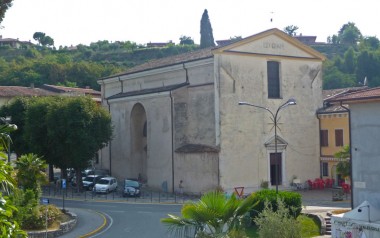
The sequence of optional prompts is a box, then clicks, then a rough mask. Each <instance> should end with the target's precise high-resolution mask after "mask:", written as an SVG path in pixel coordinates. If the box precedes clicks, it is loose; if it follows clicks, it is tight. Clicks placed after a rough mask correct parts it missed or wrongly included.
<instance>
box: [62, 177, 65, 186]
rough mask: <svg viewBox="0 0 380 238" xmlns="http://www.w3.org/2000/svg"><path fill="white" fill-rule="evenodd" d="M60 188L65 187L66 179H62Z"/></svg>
mask: <svg viewBox="0 0 380 238" xmlns="http://www.w3.org/2000/svg"><path fill="white" fill-rule="evenodd" d="M62 188H66V179H62Z"/></svg>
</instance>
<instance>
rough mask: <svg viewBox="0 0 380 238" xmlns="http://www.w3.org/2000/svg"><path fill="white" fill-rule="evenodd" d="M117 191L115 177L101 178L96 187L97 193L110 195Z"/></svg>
mask: <svg viewBox="0 0 380 238" xmlns="http://www.w3.org/2000/svg"><path fill="white" fill-rule="evenodd" d="M116 189H117V181H116V178H114V177H104V178H101V179H100V180H99V181H98V182H97V183H96V184H95V187H94V191H95V192H96V193H109V192H112V191H115V190H116Z"/></svg>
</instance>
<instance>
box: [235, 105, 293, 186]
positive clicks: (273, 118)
mask: <svg viewBox="0 0 380 238" xmlns="http://www.w3.org/2000/svg"><path fill="white" fill-rule="evenodd" d="M296 104H297V103H296V100H295V99H294V98H290V99H289V100H288V101H286V102H285V103H284V104H282V105H281V106H279V107H278V108H277V110H276V113H273V112H272V111H271V110H270V109H269V108H267V107H262V106H257V105H254V104H251V103H248V102H239V105H240V106H244V105H245V106H251V107H256V108H261V109H264V110H267V111H268V112H269V113H270V114H271V115H272V120H273V123H274V150H275V154H274V156H275V157H274V160H275V162H276V165H275V176H276V193H278V181H279V172H278V166H279V161H278V156H277V115H278V112H279V111H280V110H281V109H284V108H285V107H287V106H292V105H296Z"/></svg>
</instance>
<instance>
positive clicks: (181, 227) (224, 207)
mask: <svg viewBox="0 0 380 238" xmlns="http://www.w3.org/2000/svg"><path fill="white" fill-rule="evenodd" d="M254 199H255V195H254V194H251V195H250V196H249V197H247V198H245V199H244V200H240V199H237V198H236V197H235V195H232V196H231V197H229V198H226V196H225V195H224V193H223V192H220V191H214V192H208V193H206V194H205V195H203V196H202V197H201V199H200V200H199V202H190V203H186V204H185V205H183V207H182V210H181V214H182V217H178V216H175V215H171V214H169V215H168V216H169V217H168V218H163V219H161V222H163V223H164V224H166V225H167V226H168V230H169V231H170V232H172V233H175V236H176V237H189V236H191V237H225V236H226V235H231V234H235V235H236V233H239V235H240V236H238V237H242V235H244V233H245V231H244V225H243V220H244V218H245V217H246V216H247V214H248V213H249V211H251V209H253V208H254V207H255V206H256V205H257V203H258V202H256V203H255V202H254Z"/></svg>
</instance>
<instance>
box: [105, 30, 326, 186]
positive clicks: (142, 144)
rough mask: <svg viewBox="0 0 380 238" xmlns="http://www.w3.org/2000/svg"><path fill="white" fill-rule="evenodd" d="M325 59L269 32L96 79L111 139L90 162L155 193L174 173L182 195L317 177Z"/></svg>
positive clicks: (280, 34)
mask: <svg viewBox="0 0 380 238" xmlns="http://www.w3.org/2000/svg"><path fill="white" fill-rule="evenodd" d="M324 60H325V57H324V56H323V55H322V54H321V53H319V52H317V51H315V50H314V49H312V48H310V47H309V46H307V45H305V44H303V43H301V42H300V41H298V40H297V39H294V38H293V37H291V36H289V35H287V34H286V33H284V32H283V31H281V30H278V29H270V30H267V31H264V32H261V33H258V34H255V35H252V36H249V37H247V38H244V39H241V40H239V41H235V42H232V43H230V44H227V45H223V46H220V47H214V48H206V49H201V50H198V51H193V52H189V53H185V54H181V55H176V56H172V57H168V58H162V59H158V60H153V61H150V62H147V63H145V64H142V65H139V66H136V67H134V68H131V69H129V70H128V71H127V72H125V73H122V74H118V75H113V76H109V77H106V78H102V79H99V80H98V83H99V84H100V85H101V91H102V104H103V106H105V107H107V108H108V109H109V111H110V113H111V116H112V121H113V125H114V138H113V140H112V141H111V143H110V144H109V146H108V147H106V148H104V149H103V150H102V152H101V155H100V158H99V164H98V165H99V167H101V168H103V169H109V170H110V172H111V174H112V176H114V177H116V178H117V179H118V180H120V181H122V180H123V179H125V178H141V179H142V180H143V181H144V182H145V183H146V184H147V186H149V187H151V188H155V189H158V190H161V191H168V192H175V191H177V190H178V185H179V183H180V181H181V180H182V184H183V190H184V192H185V193H186V192H187V193H201V192H202V193H203V192H206V191H209V190H212V189H215V188H222V189H224V190H225V191H227V192H228V191H233V190H234V188H236V187H244V189H245V192H251V191H256V190H258V189H260V188H262V187H265V186H266V185H268V186H269V187H270V188H275V187H276V188H278V189H280V190H282V189H288V188H289V187H290V186H291V183H292V181H293V179H294V178H297V179H300V180H301V181H306V180H307V179H314V178H316V177H319V171H320V168H319V155H320V154H319V148H320V147H319V125H318V118H317V116H316V111H317V109H318V108H321V107H322V104H323V99H322V62H323V61H324ZM288 100H290V101H288ZM239 102H246V103H240V105H239ZM289 102H291V103H289ZM294 104H295V105H294ZM275 116H276V125H277V128H275V127H274V124H275V123H274V122H275V121H274V119H275ZM275 129H276V130H275ZM275 135H277V138H275ZM276 152H277V153H276Z"/></svg>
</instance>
